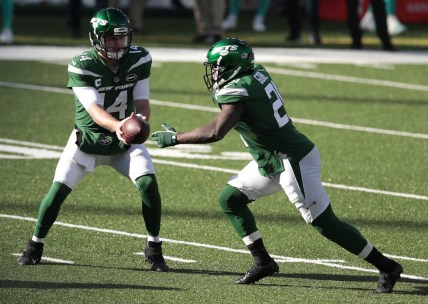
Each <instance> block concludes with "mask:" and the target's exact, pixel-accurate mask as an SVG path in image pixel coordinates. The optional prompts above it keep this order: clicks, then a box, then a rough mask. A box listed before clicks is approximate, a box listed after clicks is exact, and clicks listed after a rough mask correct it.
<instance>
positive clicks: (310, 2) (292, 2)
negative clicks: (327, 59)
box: [285, 0, 322, 44]
mask: <svg viewBox="0 0 428 304" xmlns="http://www.w3.org/2000/svg"><path fill="white" fill-rule="evenodd" d="M304 4H305V14H306V18H307V22H308V26H309V31H310V34H309V38H308V41H309V43H310V44H321V43H322V41H321V33H320V17H319V0H305V2H304ZM285 10H286V16H287V20H288V28H289V34H288V36H287V38H286V42H289V43H301V42H302V36H301V31H302V14H301V11H300V1H299V0H286V8H285Z"/></svg>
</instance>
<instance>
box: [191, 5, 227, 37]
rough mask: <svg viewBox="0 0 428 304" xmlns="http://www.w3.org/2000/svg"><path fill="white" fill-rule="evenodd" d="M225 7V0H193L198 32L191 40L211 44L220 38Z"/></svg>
mask: <svg viewBox="0 0 428 304" xmlns="http://www.w3.org/2000/svg"><path fill="white" fill-rule="evenodd" d="M225 9H226V2H225V0H195V5H194V7H193V14H194V18H195V24H196V31H197V33H198V34H197V36H195V37H194V38H193V42H197V43H208V44H213V43H215V42H217V41H218V40H220V39H222V37H223V28H222V26H221V23H222V21H223V18H224V13H225Z"/></svg>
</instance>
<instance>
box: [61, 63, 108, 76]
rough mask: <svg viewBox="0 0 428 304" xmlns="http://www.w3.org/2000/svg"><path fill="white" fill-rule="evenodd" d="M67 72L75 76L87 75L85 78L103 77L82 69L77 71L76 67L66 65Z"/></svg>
mask: <svg viewBox="0 0 428 304" xmlns="http://www.w3.org/2000/svg"><path fill="white" fill-rule="evenodd" d="M68 72H70V73H75V74H79V75H87V76H94V77H103V76H102V75H99V74H97V73H94V72H91V71H88V70H83V69H79V68H77V67H74V66H72V65H70V64H69V65H68Z"/></svg>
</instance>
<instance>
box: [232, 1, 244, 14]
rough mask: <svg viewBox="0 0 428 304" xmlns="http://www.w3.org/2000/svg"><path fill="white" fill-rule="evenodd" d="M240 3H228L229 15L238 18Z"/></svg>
mask: <svg viewBox="0 0 428 304" xmlns="http://www.w3.org/2000/svg"><path fill="white" fill-rule="evenodd" d="M240 2H241V0H230V1H229V15H234V16H238V14H239V4H240Z"/></svg>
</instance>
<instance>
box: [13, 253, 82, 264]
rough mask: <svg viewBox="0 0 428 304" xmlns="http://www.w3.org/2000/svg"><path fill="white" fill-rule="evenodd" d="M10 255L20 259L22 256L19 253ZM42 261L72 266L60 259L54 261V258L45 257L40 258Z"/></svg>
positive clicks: (69, 262)
mask: <svg viewBox="0 0 428 304" xmlns="http://www.w3.org/2000/svg"><path fill="white" fill-rule="evenodd" d="M12 255H14V256H17V257H20V256H21V255H22V254H21V253H12ZM42 261H46V262H52V263H58V264H74V262H73V261H67V260H62V259H54V258H49V257H45V256H43V257H42Z"/></svg>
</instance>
